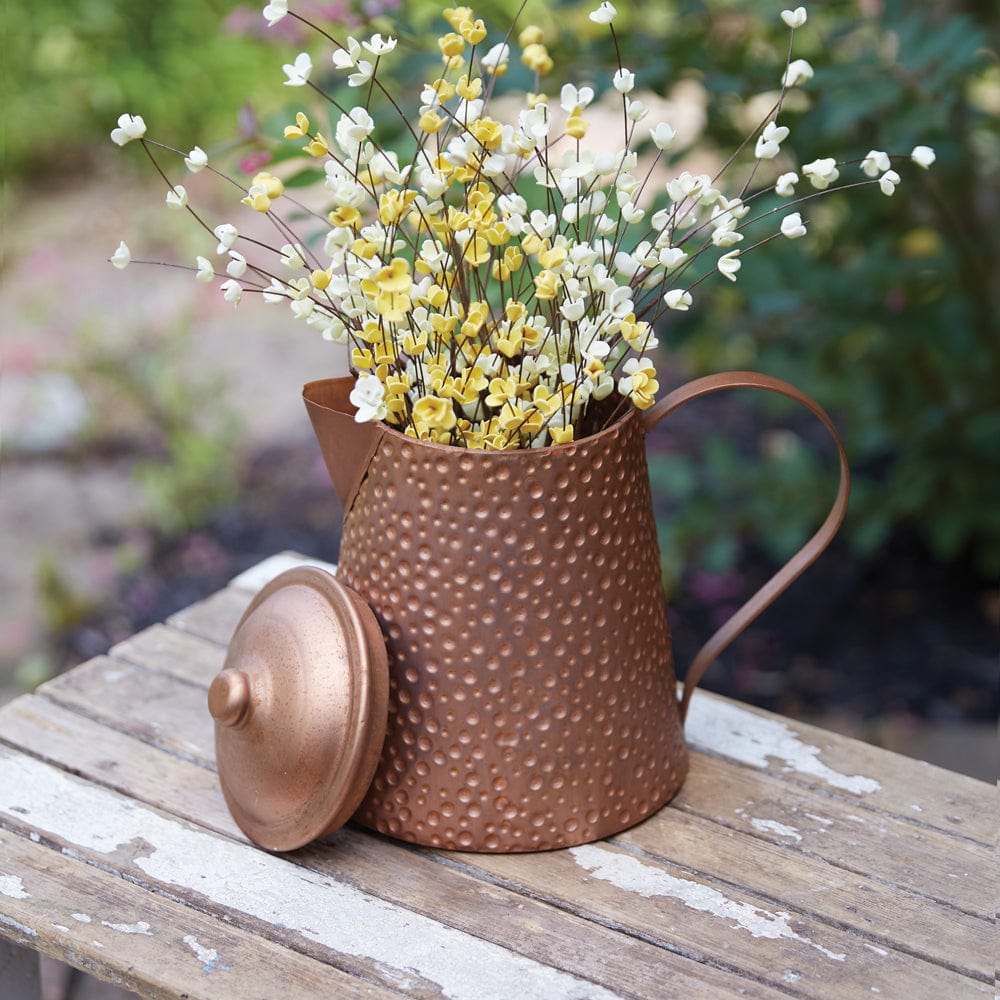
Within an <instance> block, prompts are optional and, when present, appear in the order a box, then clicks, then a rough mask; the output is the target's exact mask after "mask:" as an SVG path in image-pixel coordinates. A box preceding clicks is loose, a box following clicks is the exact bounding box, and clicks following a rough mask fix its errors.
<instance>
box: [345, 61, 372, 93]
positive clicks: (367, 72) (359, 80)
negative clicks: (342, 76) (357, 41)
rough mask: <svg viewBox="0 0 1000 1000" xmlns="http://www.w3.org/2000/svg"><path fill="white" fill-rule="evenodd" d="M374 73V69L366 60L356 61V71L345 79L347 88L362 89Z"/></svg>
mask: <svg viewBox="0 0 1000 1000" xmlns="http://www.w3.org/2000/svg"><path fill="white" fill-rule="evenodd" d="M374 72H375V67H374V66H373V65H372V64H371V63H370V62H368V60H367V59H359V60H358V71H357V72H356V73H352V74H351V75H350V76H349V77H348V78H347V86H348V87H363V86H364V85H365V84H366V83H367V82H368V81H369V80H370V79H371V78H372V74H373V73H374Z"/></svg>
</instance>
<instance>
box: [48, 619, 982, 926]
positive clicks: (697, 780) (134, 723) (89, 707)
mask: <svg viewBox="0 0 1000 1000" xmlns="http://www.w3.org/2000/svg"><path fill="white" fill-rule="evenodd" d="M171 642H172V643H174V648H175V649H176V650H182V649H183V647H184V646H185V645H190V644H192V643H193V644H195V645H196V646H198V645H199V644H201V642H202V640H199V639H192V638H191V637H190V636H183V635H180V634H177V635H176V636H175V640H171ZM134 652H135V653H136V656H137V658H139V659H144V654H143V655H141V656H140V655H139V654H140V653H141V652H142V650H141V648H140V645H139V644H138V643H137V645H136V647H135V648H134ZM190 659H191V661H193V660H194V659H195V657H194V656H192V657H191V658H190ZM146 662H147V663H150V662H152V661H149V660H146ZM109 678H110V680H109ZM40 691H41V692H42V693H43V694H44V695H45V696H46V697H49V698H52V699H53V700H56V701H57V702H58V703H59V704H61V705H63V706H65V707H68V708H71V709H73V710H75V711H79V712H83V713H85V714H87V715H88V716H89V717H91V718H95V719H98V720H100V721H102V722H104V723H105V724H106V725H108V726H111V727H113V728H116V729H119V730H121V731H123V732H126V733H129V734H131V735H134V736H135V737H137V738H138V739H141V740H143V741H146V742H149V743H151V744H152V745H154V746H157V747H160V748H162V749H165V750H167V751H168V752H171V753H175V754H178V755H180V756H183V757H185V758H187V759H190V760H192V761H195V762H196V763H199V764H201V765H202V766H203V767H206V768H211V767H214V730H213V723H212V720H211V717H210V716H209V715H208V711H207V708H206V704H205V691H204V688H202V687H200V686H196V685H192V684H191V683H190V682H188V681H184V680H181V679H175V678H172V677H170V676H167V675H164V674H159V673H157V674H155V675H154V674H150V673H148V672H147V671H145V670H143V669H141V668H139V667H136V666H135V665H133V664H131V663H124V662H119V661H112V660H106V659H103V658H101V659H98V660H97V661H92V663H91V664H88V665H86V666H85V667H82V668H78V669H77V670H75V671H73V672H71V673H70V674H68V675H64V676H63V677H61V678H57V679H56V680H54V681H51V682H49V683H48V684H46V685H45V686H44V687H43V688H41V689H40ZM975 784H976V785H980V786H982V787H985V788H986V789H987V790H988V791H989V792H990V794H991V795H992V789H989V786H984V785H982V783H981V782H976V783H975ZM158 804H159V803H158ZM674 805H675V806H676V807H678V808H681V809H685V810H687V811H690V812H693V813H696V814H697V815H700V816H702V817H704V818H706V819H710V820H712V821H713V822H716V823H720V824H722V825H723V826H725V827H728V828H729V829H730V830H739V831H741V832H744V833H746V834H748V835H749V836H750V837H753V838H755V839H765V840H769V841H770V842H771V843H773V844H779V845H782V846H783V847H784V848H786V849H787V850H790V851H794V852H798V853H801V854H805V855H807V856H809V857H815V858H819V859H822V860H824V861H826V862H830V863H832V864H834V865H836V866H838V867H840V868H842V869H844V870H845V871H846V872H849V873H851V874H852V875H862V876H864V877H865V878H870V879H872V880H876V881H878V882H880V883H883V884H886V885H887V886H889V887H896V888H899V889H902V890H904V891H907V892H911V893H917V894H919V895H922V896H924V897H927V898H928V899H931V900H934V901H936V902H938V903H944V904H947V905H950V906H953V907H955V908H956V909H957V910H959V911H962V912H965V913H967V914H971V915H974V916H988V915H989V914H990V913H991V912H992V909H991V908H992V906H993V899H992V896H991V892H990V886H991V884H992V878H991V877H990V876H991V872H992V870H993V869H992V868H991V866H993V865H994V864H995V862H994V861H993V860H992V855H990V854H989V853H988V852H987V851H986V849H984V848H981V847H978V846H977V845H976V844H974V843H971V842H969V841H967V840H964V839H960V838H957V837H955V836H953V835H948V834H945V833H942V832H940V831H938V830H936V829H933V828H928V827H926V826H921V825H919V824H917V823H915V822H914V821H913V820H912V819H910V818H905V819H898V818H895V817H893V816H890V815H886V814H884V813H881V812H873V811H871V810H867V811H866V810H863V809H860V808H856V807H855V806H854V805H853V804H852V805H851V806H850V807H846V806H845V805H844V803H843V802H842V801H841V800H840V799H839V798H836V797H834V798H831V797H830V796H828V795H826V794H825V793H824V792H822V791H818V790H814V789H811V788H809V787H807V786H803V785H802V784H800V783H796V782H788V781H785V780H783V779H782V778H781V777H780V776H778V775H773V774H771V773H770V772H769V771H766V770H762V769H754V768H748V767H746V766H743V765H739V764H736V763H733V762H731V761H728V760H726V759H724V758H714V757H706V756H704V755H702V754H693V755H692V768H691V773H690V775H689V777H688V779H687V782H686V784H685V786H684V787H683V788H682V789H681V792H680V793H679V795H678V796H677V798H676V799H675V800H674ZM987 806H988V801H987V800H985V799H984V800H983V801H981V802H980V803H979V807H980V808H981V809H984V810H985V809H986V808H987ZM167 807H168V808H169V807H170V806H169V804H168V805H167ZM649 822H650V823H652V824H655V823H656V822H658V821H657V820H656V818H655V817H654V818H653V819H652V820H650V821H649ZM720 836H722V834H721V833H720ZM796 838H799V839H796ZM904 909H905V907H904ZM861 912H862V913H865V912H867V911H866V910H865V909H864V908H862V910H861Z"/></svg>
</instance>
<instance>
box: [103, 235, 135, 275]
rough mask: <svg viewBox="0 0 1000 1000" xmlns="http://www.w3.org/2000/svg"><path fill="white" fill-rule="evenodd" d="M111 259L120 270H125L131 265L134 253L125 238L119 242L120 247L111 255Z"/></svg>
mask: <svg viewBox="0 0 1000 1000" xmlns="http://www.w3.org/2000/svg"><path fill="white" fill-rule="evenodd" d="M109 260H110V261H111V263H112V264H114V266H115V267H117V268H118V270H119V271H124V270H125V268H126V267H128V266H129V264H130V263H131V262H132V254H131V252H130V251H129V248H128V244H127V243H126V242H125V241H124V240H122V241H121V243H119V244H118V249H117V250H116V251H115V252H114V253H113V254H112V255H111V257H110V258H109Z"/></svg>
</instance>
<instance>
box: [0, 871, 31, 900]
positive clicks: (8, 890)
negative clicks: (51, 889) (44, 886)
mask: <svg viewBox="0 0 1000 1000" xmlns="http://www.w3.org/2000/svg"><path fill="white" fill-rule="evenodd" d="M0 896H6V897H7V898H8V899H31V893H29V892H27V891H26V890H25V888H24V883H23V882H22V881H21V879H20V877H19V876H17V875H0Z"/></svg>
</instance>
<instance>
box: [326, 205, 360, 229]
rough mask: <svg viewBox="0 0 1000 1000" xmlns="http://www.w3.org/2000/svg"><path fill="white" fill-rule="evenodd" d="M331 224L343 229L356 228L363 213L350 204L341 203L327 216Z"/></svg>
mask: <svg viewBox="0 0 1000 1000" xmlns="http://www.w3.org/2000/svg"><path fill="white" fill-rule="evenodd" d="M327 218H328V219H329V220H330V224H331V225H333V226H339V227H340V228H341V229H354V228H355V227H356V226H357V225H358V223H360V222H361V213H360V212H359V211H358V210H357V209H356V208H351V207H350V206H349V205H341V206H340V208H336V209H334V210H333V211H332V212H330V214H329V215H328V216H327Z"/></svg>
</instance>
